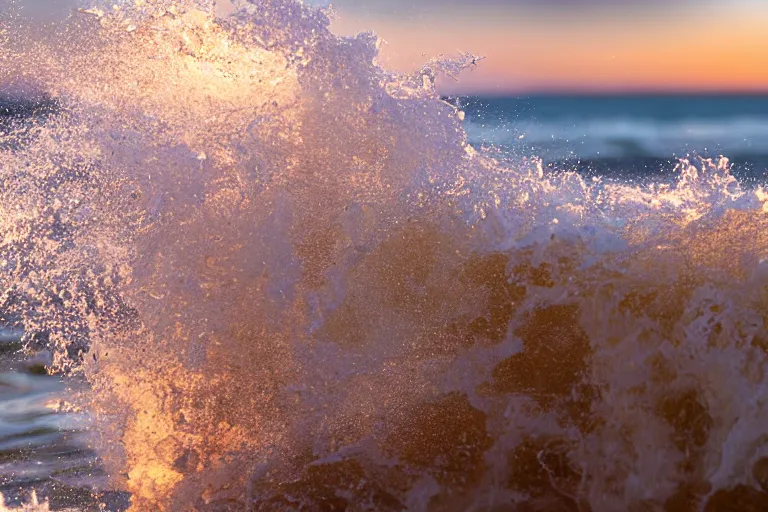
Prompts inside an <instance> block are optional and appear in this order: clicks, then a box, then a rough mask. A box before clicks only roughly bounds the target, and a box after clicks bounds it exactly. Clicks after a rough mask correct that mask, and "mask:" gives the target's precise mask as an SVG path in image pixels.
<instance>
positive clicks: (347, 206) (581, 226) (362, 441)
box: [0, 0, 768, 511]
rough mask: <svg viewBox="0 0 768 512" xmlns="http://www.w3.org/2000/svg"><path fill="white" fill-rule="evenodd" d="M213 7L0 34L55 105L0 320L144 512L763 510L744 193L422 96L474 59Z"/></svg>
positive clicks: (22, 183) (319, 15) (25, 78)
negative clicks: (616, 164)
mask: <svg viewBox="0 0 768 512" xmlns="http://www.w3.org/2000/svg"><path fill="white" fill-rule="evenodd" d="M212 9H213V6H212V5H210V4H209V3H206V2H203V1H200V2H194V1H187V2H184V1H170V0H166V1H163V0H157V1H150V0H136V1H135V2H133V3H120V4H118V5H117V6H115V7H113V6H112V4H111V3H107V2H105V3H103V4H97V5H92V6H90V7H89V8H88V9H86V10H84V11H82V12H79V13H76V14H73V16H71V17H70V18H69V19H68V20H66V21H65V22H62V23H60V24H58V25H55V26H54V27H53V28H52V29H51V31H52V33H53V34H54V35H50V34H48V35H41V36H40V37H37V38H31V37H28V36H26V35H24V33H23V31H22V30H21V29H19V28H18V25H17V24H16V23H15V22H14V18H13V17H12V16H11V15H10V14H9V15H7V16H5V17H4V18H3V20H2V21H3V23H2V27H3V31H2V32H0V70H2V71H1V72H2V75H1V76H0V79H1V81H2V82H3V83H7V84H9V85H8V86H7V87H6V89H5V90H6V91H8V92H7V95H9V96H13V95H14V94H18V95H22V96H23V95H24V94H27V96H28V95H29V94H30V91H33V95H37V96H36V97H37V98H38V99H37V100H36V101H38V105H50V112H48V111H47V110H46V112H44V113H43V114H41V115H39V116H38V118H37V121H35V122H33V123H29V122H27V123H16V124H10V125H8V126H7V127H4V128H3V130H4V131H3V133H2V134H0V152H2V155H1V158H0V175H1V176H2V177H1V178H0V249H1V251H0V252H1V254H2V261H0V267H1V268H2V273H0V286H1V287H2V290H1V291H2V292H3V295H2V301H3V303H2V314H3V315H4V321H5V322H6V323H13V324H15V325H23V326H24V328H25V330H26V332H27V333H28V334H30V338H34V339H31V342H35V343H43V344H47V345H49V346H50V347H51V348H52V349H53V350H54V353H55V357H54V367H55V369H57V370H60V371H63V372H66V373H82V374H84V375H85V376H87V378H88V379H89V381H90V383H91V387H90V390H89V391H88V392H86V393H85V394H84V396H82V397H79V398H77V400H78V401H79V402H80V403H81V404H82V405H87V407H88V408H89V409H90V410H91V411H92V413H93V414H94V416H95V418H96V420H95V425H94V426H93V428H92V431H93V436H92V437H93V439H92V443H93V444H94V446H95V447H96V448H97V450H98V452H99V453H100V455H101V456H102V458H103V459H104V462H105V464H106V465H107V467H108V468H109V471H110V474H111V475H113V477H112V478H113V481H112V485H113V486H114V487H115V488H118V489H123V490H127V491H129V492H130V493H131V495H132V510H136V511H145V510H146V511H149V510H198V511H213V510H217V511H221V510H265V511H273V510H299V509H302V510H384V511H386V510H392V511H394V510H414V511H419V510H424V511H427V510H440V511H443V510H448V511H451V510H456V511H465V510H478V511H479V510H550V511H561V510H581V511H584V510H595V511H614V510H615V511H619V510H670V511H687V510H700V509H706V510H724V509H723V508H721V507H722V506H723V504H725V503H728V504H731V505H733V504H737V505H739V507H741V508H740V510H747V509H748V507H753V509H755V510H762V509H765V508H766V507H768V505H767V503H768V495H766V494H765V493H764V491H763V488H764V487H765V488H768V438H767V437H766V434H767V433H768V430H767V427H766V425H768V403H766V401H767V400H768V393H767V391H768V390H767V389H766V386H768V376H766V370H767V369H768V366H767V365H768V355H766V350H768V333H767V331H766V328H767V326H768V324H767V322H768V292H767V291H766V290H768V264H767V263H764V259H765V258H766V257H768V231H767V230H766V228H768V216H766V212H765V210H766V208H765V207H764V204H765V201H766V199H767V198H768V196H766V194H765V192H764V191H763V190H762V189H759V188H757V189H754V188H751V189H744V188H742V187H741V186H740V185H739V183H737V181H736V180H735V179H734V178H732V177H731V176H730V174H729V166H728V163H727V161H726V160H724V159H723V160H721V161H684V162H681V163H680V166H679V171H680V177H679V180H678V181H677V183H676V184H675V185H673V186H668V185H664V186H662V185H658V186H649V187H644V188H639V187H632V186H628V185H627V186H623V185H616V184H605V183H601V182H600V181H599V180H593V181H585V180H584V179H582V178H581V177H579V176H578V175H576V174H559V175H550V174H548V173H546V172H544V171H542V170H541V168H540V167H539V166H538V165H537V164H536V162H532V163H531V162H523V163H521V164H520V165H518V166H510V165H506V166H501V165H499V164H498V163H496V162H495V161H494V160H492V159H490V158H489V157H487V156H484V154H483V153H480V152H477V151H475V150H473V149H472V148H471V147H470V146H469V145H468V144H467V142H466V137H465V133H464V130H463V128H462V124H461V119H462V117H463V116H462V114H461V112H459V111H458V110H457V109H456V108H454V107H453V106H451V105H449V104H447V103H445V102H443V101H441V100H440V98H439V96H438V95H437V93H436V92H435V88H434V79H435V76H437V75H439V74H440V73H457V72H459V71H460V69H461V68H462V67H463V66H464V65H465V64H469V63H470V62H471V58H470V57H465V58H463V60H459V61H434V62H432V63H430V64H429V65H427V66H425V67H424V68H423V69H422V70H420V72H418V73H416V74H414V75H400V74H395V73H391V72H388V71H385V70H383V69H381V68H380V67H378V66H377V65H376V54H377V40H376V39H375V38H374V37H373V36H372V35H366V34H363V35H359V36H357V37H354V38H341V37H337V36H335V35H333V34H332V33H331V32H330V31H329V29H328V25H329V21H328V18H327V16H326V14H324V13H323V12H322V11H318V10H316V9H314V8H312V7H309V6H305V5H302V4H300V3H298V2H296V1H293V0H263V1H262V0H259V1H252V2H250V3H248V4H247V5H245V6H244V7H243V9H242V10H240V11H238V12H237V13H235V14H233V15H231V16H229V17H227V18H215V17H214V16H213V14H211V13H212ZM3 12H6V10H4V11H3ZM7 12H12V10H7ZM31 333H37V334H36V335H35V336H31ZM718 507H720V508H718Z"/></svg>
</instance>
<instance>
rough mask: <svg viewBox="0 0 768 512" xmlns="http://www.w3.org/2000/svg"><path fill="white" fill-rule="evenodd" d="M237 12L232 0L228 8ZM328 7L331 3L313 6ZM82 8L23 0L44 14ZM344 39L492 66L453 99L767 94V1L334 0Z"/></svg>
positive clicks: (385, 57)
mask: <svg viewBox="0 0 768 512" xmlns="http://www.w3.org/2000/svg"><path fill="white" fill-rule="evenodd" d="M219 1H220V2H228V0H219ZM309 1H311V2H313V3H320V4H323V5H327V4H328V3H329V0H309ZM75 2H76V0H21V3H22V4H26V5H27V6H28V9H29V11H30V12H36V13H37V14H38V16H43V15H44V14H46V13H47V14H49V15H51V13H55V12H61V11H62V10H65V9H69V8H71V6H72V5H74V4H75ZM333 5H334V8H335V10H336V12H337V18H336V20H335V22H334V25H333V27H334V30H335V31H337V32H338V33H340V34H345V35H347V34H355V33H357V32H360V31H367V30H373V31H375V32H376V33H377V34H378V35H379V36H380V37H381V38H382V39H383V40H384V44H383V46H382V50H381V58H380V62H381V63H382V64H383V65H384V66H387V67H391V68H394V69H398V70H412V69H417V68H418V67H419V65H421V64H423V63H424V62H425V61H426V60H428V59H429V57H432V56H436V55H439V54H445V55H455V54H457V53H458V52H459V51H466V52H471V53H474V54H477V55H481V56H484V57H486V58H485V60H484V61H483V62H482V63H481V65H480V66H479V67H478V69H476V70H475V71H473V72H471V73H466V74H465V75H464V76H462V78H461V80H460V82H458V83H455V82H453V81H451V80H448V81H444V82H443V84H444V87H443V91H444V92H446V93H455V92H462V93H485V94H510V93H512V94H518V93H519V94H523V93H536V92H585V91H594V92H621V91H627V92H634V91H697V92H702V91H768V1H766V0H632V1H629V0H335V1H334V2H333Z"/></svg>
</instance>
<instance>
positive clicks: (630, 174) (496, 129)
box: [449, 94, 768, 183]
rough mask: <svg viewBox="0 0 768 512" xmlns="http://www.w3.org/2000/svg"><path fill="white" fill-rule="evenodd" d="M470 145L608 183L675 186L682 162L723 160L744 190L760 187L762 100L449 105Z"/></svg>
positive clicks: (587, 99)
mask: <svg viewBox="0 0 768 512" xmlns="http://www.w3.org/2000/svg"><path fill="white" fill-rule="evenodd" d="M449 101H451V102H454V103H457V104H459V105H461V106H462V108H463V109H464V110H465V112H466V116H467V117H466V119H467V121H466V130H467V135H468V138H469V141H470V142H471V143H472V144H475V145H478V146H488V147H494V148H497V149H498V151H499V152H500V153H501V158H508V159H509V161H510V162H514V161H515V159H519V158H521V157H529V158H530V157H538V158H541V159H542V160H543V161H544V162H545V163H546V165H547V167H549V168H551V169H554V170H559V171H569V170H573V171H577V172H580V173H583V174H585V175H590V176H591V175H599V176H602V177H604V178H607V179H616V180H624V181H629V180H634V181H639V182H648V181H656V182H659V181H667V182H669V181H674V179H675V174H674V172H673V171H674V168H675V166H676V164H677V162H678V161H679V159H682V158H692V157H697V156H698V157H702V158H718V157H720V156H727V157H728V158H729V159H730V160H731V162H732V163H733V164H734V169H733V173H734V175H736V176H738V177H739V179H740V180H741V181H742V182H744V183H759V182H764V181H765V179H766V169H768V97H767V96H760V95H745V94H736V95H733V94H732V95H728V94H720V95H712V94H709V95H705V94H688V95H680V94H677V95H662V94H650V95H637V94H635V95H618V94H612V95H602V96H599V95H574V96H533V97H519V98H504V97H501V98H499V97H495V98H477V97H474V98H456V99H454V98H449Z"/></svg>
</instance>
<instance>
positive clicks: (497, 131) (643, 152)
mask: <svg viewBox="0 0 768 512" xmlns="http://www.w3.org/2000/svg"><path fill="white" fill-rule="evenodd" d="M466 130H467V136H468V138H469V142H470V143H472V144H477V145H480V144H494V145H500V146H505V147H508V148H511V149H515V150H516V151H520V152H529V153H536V154H537V155H538V156H541V157H543V158H548V159H562V158H572V157H574V156H575V155H578V156H579V157H582V158H595V157H602V158H621V157H651V156H652V157H659V158H669V157H673V156H686V155H687V154H689V153H692V152H695V153H701V154H705V153H706V154H726V155H734V154H738V155H764V154H768V117H735V118H724V119H704V118H700V119H685V120H675V121H668V120H654V119H633V118H597V119H568V118H563V119H555V120H546V121H542V122H537V121H533V120H521V121H518V122H515V121H507V122H504V121H500V120H496V119H495V120H491V121H488V122H483V121H480V120H477V121H476V120H469V121H467V123H466Z"/></svg>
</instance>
